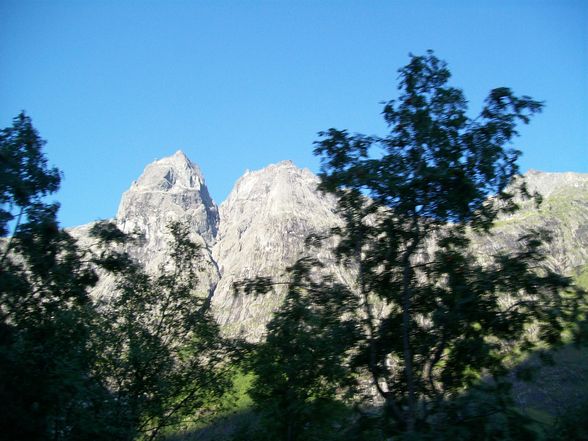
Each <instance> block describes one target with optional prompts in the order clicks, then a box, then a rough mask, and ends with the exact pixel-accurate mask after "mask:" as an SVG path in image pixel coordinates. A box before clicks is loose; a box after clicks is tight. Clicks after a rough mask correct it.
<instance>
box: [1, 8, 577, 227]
mask: <svg viewBox="0 0 588 441" xmlns="http://www.w3.org/2000/svg"><path fill="white" fill-rule="evenodd" d="M427 49H433V50H434V51H435V53H436V55H437V56H438V57H439V58H442V59H444V60H446V61H447V62H448V63H449V67H450V70H451V71H452V73H453V77H452V85H454V86H457V87H460V88H462V89H463V90H464V92H465V95H466V97H467V98H468V99H469V101H470V106H471V110H472V112H474V113H476V112H477V111H478V110H479V108H480V105H481V103H482V101H483V99H484V97H485V96H486V94H487V93H488V91H489V90H490V89H492V88H494V87H499V86H508V87H511V88H512V89H513V90H514V91H515V93H517V94H519V95H523V94H526V95H530V96H532V97H533V98H535V99H539V100H544V101H545V102H546V108H545V110H544V112H543V113H542V114H540V115H539V116H537V117H536V118H535V119H534V120H533V121H532V122H531V124H530V125H529V126H526V127H524V128H522V129H521V137H520V138H519V139H518V140H517V143H516V147H517V148H520V149H521V150H522V151H523V153H524V156H523V157H522V159H521V162H520V163H521V166H522V169H523V170H527V169H529V168H533V169H539V170H544V171H577V172H588V2H586V1H584V0H579V1H571V0H570V1H566V0H557V1H556V0H553V1H542V0H532V1H531V0H530V1H523V0H510V1H506V0H495V1H478V0H469V1H449V0H448V1H441V0H439V1H434V0H431V1H418V0H414V1H344V0H341V1H326V0H325V1H318V0H316V1H304V0H302V1H277V0H276V1H222V0H217V1H147V0H145V1H121V0H119V1H108V0H101V1H98V0H95V1H90V0H87V1H81V0H80V1H58V0H53V1H38V2H33V1H26V0H17V1H12V0H0V127H7V126H9V125H10V124H11V121H12V118H13V117H14V116H16V115H17V114H18V112H19V111H20V110H26V112H27V113H28V114H29V115H30V116H31V117H32V118H33V122H34V124H35V126H36V127H37V129H38V130H39V132H40V133H41V136H42V137H43V138H45V139H46V140H47V141H48V144H47V146H46V153H47V156H48V157H49V160H50V162H51V163H52V164H54V165H56V166H58V167H59V168H60V169H61V170H62V171H63V172H64V175H65V179H64V181H63V183H62V189H61V190H60V192H59V193H58V194H57V196H56V199H57V200H59V201H60V202H61V204H62V209H61V221H62V223H63V225H64V226H73V225H79V224H82V223H86V222H89V221H92V220H95V219H100V218H108V217H112V216H114V215H115V213H116V208H117V206H118V202H119V199H120V196H121V194H122V192H123V191H125V190H126V189H127V188H128V187H129V186H130V184H131V182H132V181H133V180H134V179H136V178H137V177H138V176H139V175H140V174H141V172H142V170H143V168H144V167H145V165H147V164H148V163H150V162H152V161H153V160H155V159H157V158H161V157H164V156H168V155H171V154H173V153H174V152H175V151H176V150H178V149H182V150H183V151H184V152H185V153H186V154H187V155H188V156H189V157H190V158H191V159H192V160H193V161H194V162H196V163H198V164H199V165H200V167H201V168H202V170H203V172H204V175H205V179H206V181H207V185H208V187H209V190H210V192H211V194H212V196H213V198H214V199H215V201H216V202H217V203H219V204H220V202H222V201H223V200H224V199H225V197H226V196H227V195H228V193H229V191H230V190H231V188H232V186H233V184H234V183H235V181H236V180H237V179H238V178H239V177H240V176H241V175H242V174H243V172H244V171H245V170H246V169H258V168H262V167H264V166H266V165H267V164H269V163H273V162H277V161H280V160H283V159H291V160H293V161H294V162H295V163H296V164H297V165H298V166H301V167H309V168H310V169H311V170H313V171H318V166H319V162H318V159H317V158H315V157H313V156H312V149H313V146H312V143H313V141H315V140H316V139H317V135H316V133H317V132H318V131H320V130H326V129H328V128H330V127H336V128H341V129H343V128H346V129H348V130H350V131H351V132H359V133H366V134H380V135H383V134H385V125H384V123H383V121H382V119H381V117H380V111H381V108H382V105H381V104H380V103H381V102H382V101H384V100H388V99H391V98H394V97H395V96H396V79H397V70H398V68H400V67H401V66H403V65H404V64H406V63H407V62H408V54H409V52H412V53H414V54H423V53H424V52H425V51H426V50H427Z"/></svg>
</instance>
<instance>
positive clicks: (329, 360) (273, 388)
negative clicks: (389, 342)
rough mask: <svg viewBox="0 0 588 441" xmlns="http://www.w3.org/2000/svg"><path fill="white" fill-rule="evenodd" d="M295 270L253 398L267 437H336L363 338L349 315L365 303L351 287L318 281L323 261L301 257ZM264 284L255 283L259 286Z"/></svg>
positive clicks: (257, 364) (257, 360) (257, 363)
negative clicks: (355, 348) (350, 366)
mask: <svg viewBox="0 0 588 441" xmlns="http://www.w3.org/2000/svg"><path fill="white" fill-rule="evenodd" d="M288 271H289V274H290V283H289V289H288V292H287V295H286V298H285V300H284V304H283V305H282V307H281V308H280V310H279V311H278V312H277V313H276V315H275V316H274V318H273V319H272V321H271V322H270V323H269V324H268V335H267V340H266V341H265V342H264V343H262V344H261V345H260V346H259V347H258V348H257V349H256V352H255V355H254V356H253V361H252V363H251V364H252V369H253V371H254V373H255V379H254V382H253V387H252V388H251V391H250V395H251V397H252V399H253V401H254V403H255V405H256V408H257V409H258V410H259V411H260V414H261V418H262V424H263V433H264V436H265V438H260V439H285V440H314V439H317V440H318V439H328V433H329V432H332V433H334V432H335V427H334V426H333V425H332V424H333V423H332V420H333V418H335V417H336V416H337V415H338V414H340V413H341V412H342V410H343V409H344V406H342V404H340V403H338V402H337V401H338V400H337V399H338V398H339V395H340V394H341V392H342V391H343V390H345V389H349V388H352V386H353V385H354V378H353V377H352V376H351V375H350V372H349V371H348V370H347V369H346V368H345V364H346V360H347V359H348V357H349V350H350V348H351V346H352V344H353V342H354V341H355V340H356V339H357V337H358V335H357V332H356V329H357V325H356V323H355V322H354V321H353V320H352V319H346V318H345V317H350V318H351V317H352V315H353V313H354V311H355V310H356V309H357V308H358V304H357V301H356V298H355V296H354V295H353V294H352V293H351V292H350V291H349V290H348V289H347V288H345V287H344V286H342V285H340V284H337V283H334V282H333V281H328V282H327V281H325V280H324V279H323V280H321V282H322V283H320V284H319V283H317V282H316V281H315V279H316V276H317V271H320V264H319V263H318V262H316V261H313V260H311V259H303V260H300V261H298V262H297V263H296V265H294V266H293V267H292V268H289V269H288ZM264 280H265V279H264ZM262 282H263V280H259V279H258V280H255V281H252V282H251V284H252V285H253V286H255V287H256V289H257V290H259V286H260V283H262ZM265 282H266V283H270V282H268V281H267V280H265ZM246 288H247V287H246ZM269 288H270V285H267V286H266V287H264V288H263V289H261V292H267V291H268V289H269ZM259 436H261V435H260V434H257V435H256V437H259Z"/></svg>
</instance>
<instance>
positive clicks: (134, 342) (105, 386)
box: [0, 113, 229, 441]
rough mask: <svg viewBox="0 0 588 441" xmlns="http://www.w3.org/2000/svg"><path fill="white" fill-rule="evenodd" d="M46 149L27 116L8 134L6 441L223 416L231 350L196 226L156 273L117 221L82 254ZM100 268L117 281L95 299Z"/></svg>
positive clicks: (2, 323) (2, 292)
mask: <svg viewBox="0 0 588 441" xmlns="http://www.w3.org/2000/svg"><path fill="white" fill-rule="evenodd" d="M43 145H44V141H43V140H42V139H41V138H40V137H39V135H38V133H37V132H36V130H35V129H34V127H33V125H32V122H31V119H30V118H29V117H28V116H26V115H25V114H24V113H21V114H20V115H19V116H17V117H16V118H15V119H14V122H13V125H12V127H9V128H7V129H4V130H2V132H0V203H1V205H0V233H1V236H2V238H1V239H0V427H1V428H2V435H0V436H1V437H4V438H6V439H10V440H15V441H19V440H23V441H24V440H27V441H31V440H33V441H34V440H48V439H50V440H55V441H61V440H76V441H79V440H94V441H95V440H120V441H124V440H133V439H156V438H159V437H161V436H162V434H163V433H165V431H166V430H168V428H169V427H177V426H178V424H179V423H181V422H183V421H185V419H187V418H199V417H201V416H202V414H209V413H211V412H213V411H214V408H215V404H216V402H217V399H218V398H219V397H220V396H221V395H222V393H223V392H224V391H225V390H226V388H227V387H228V385H229V379H228V374H229V373H228V369H227V365H228V363H229V358H228V357H229V352H228V350H227V346H226V345H225V343H226V342H225V341H223V340H222V339H221V338H220V337H219V333H218V326H217V325H216V323H215V322H214V320H213V318H212V316H211V314H210V310H209V306H210V305H209V302H208V300H207V299H206V297H204V298H203V297H201V296H198V295H197V293H196V290H195V287H196V283H197V277H196V268H197V266H198V261H199V256H200V254H199V253H200V250H199V248H198V247H197V246H196V245H195V244H194V243H192V242H191V241H190V239H189V232H188V230H187V229H186V228H185V227H184V226H182V225H178V224H174V225H172V226H171V232H172V236H173V241H174V242H173V246H172V247H171V252H170V255H169V259H168V261H166V262H165V265H164V266H162V268H160V270H161V272H160V274H156V275H150V274H146V273H145V271H143V269H142V268H141V267H140V266H139V265H138V264H137V263H136V262H134V261H133V260H132V259H131V258H130V257H129V256H128V255H127V254H126V253H125V249H124V246H125V244H126V243H127V242H128V241H129V237H128V236H126V235H125V234H123V233H122V232H121V231H119V230H118V229H117V228H116V227H115V226H114V225H112V224H109V223H105V222H101V223H97V224H96V225H95V226H94V227H93V228H92V234H93V235H94V237H95V238H96V239H97V241H96V243H95V246H92V247H91V248H90V249H80V247H79V245H78V243H77V242H76V240H75V239H74V238H73V237H72V236H71V235H69V234H68V233H67V232H66V231H64V230H63V229H61V228H60V227H59V224H58V221H57V209H58V204H56V203H53V204H49V203H46V202H45V197H46V196H47V195H50V194H52V193H53V192H55V191H56V190H57V189H58V187H59V182H60V173H59V171H58V170H57V169H55V168H50V167H48V166H47V160H46V158H45V156H44V153H43V151H42V148H43ZM10 230H11V234H10V236H9V237H4V236H6V235H7V234H8V233H9V231H10ZM98 268H100V269H101V270H102V272H100V274H109V275H111V276H113V277H114V278H115V280H116V281H117V283H116V286H115V290H114V292H112V293H111V294H112V296H111V297H110V298H109V299H97V298H96V297H95V296H91V295H90V294H89V293H90V289H91V288H92V287H94V286H95V284H96V283H97V281H98V271H97V270H98Z"/></svg>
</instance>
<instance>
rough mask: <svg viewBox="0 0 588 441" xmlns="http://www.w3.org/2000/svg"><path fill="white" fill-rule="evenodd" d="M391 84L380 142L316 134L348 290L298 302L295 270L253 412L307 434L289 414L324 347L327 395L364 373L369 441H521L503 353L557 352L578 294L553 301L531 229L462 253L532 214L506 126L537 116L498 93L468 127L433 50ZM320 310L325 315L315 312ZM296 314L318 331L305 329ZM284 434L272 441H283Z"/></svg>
mask: <svg viewBox="0 0 588 441" xmlns="http://www.w3.org/2000/svg"><path fill="white" fill-rule="evenodd" d="M399 77H400V84H399V90H400V94H399V97H398V99H397V100H392V101H389V102H387V103H386V104H385V106H384V109H383V112H382V114H383V117H384V119H385V121H386V122H387V123H388V126H389V134H388V135H387V136H385V137H377V136H364V135H359V134H354V135H351V134H349V133H348V132H347V131H346V130H337V129H329V130H328V131H326V132H322V133H320V136H321V139H320V140H319V141H317V142H316V149H315V154H317V155H318V156H320V157H321V162H322V172H321V175H320V177H321V184H320V187H319V188H320V189H321V190H322V191H323V192H326V193H331V194H333V195H334V196H336V197H337V199H338V211H339V213H340V215H341V216H342V217H343V219H344V221H345V225H344V227H338V228H335V229H333V230H332V235H334V236H337V237H338V238H339V242H338V246H337V247H336V250H335V252H336V254H337V256H338V258H339V260H340V262H341V263H342V264H345V265H348V266H349V267H350V268H352V269H354V270H356V271H357V281H356V284H355V285H356V286H357V287H353V288H351V287H348V288H343V287H340V286H337V288H336V289H330V287H331V286H333V284H332V281H331V280H325V281H323V282H321V281H320V276H319V277H318V278H314V279H312V292H320V293H321V295H320V297H309V298H308V299H307V300H305V301H303V302H301V298H300V297H297V296H296V295H295V294H296V293H297V292H298V291H303V290H304V286H305V285H306V284H308V283H309V280H301V279H300V277H298V278H296V274H297V273H296V272H294V277H292V279H291V281H290V285H289V287H290V291H289V295H288V297H287V298H286V301H285V304H284V306H283V308H282V309H281V310H280V311H279V312H278V315H277V316H276V319H274V321H273V322H272V323H271V324H270V326H269V327H268V340H267V343H266V345H265V346H262V352H261V356H260V358H259V359H258V365H257V366H256V370H257V372H258V375H259V381H258V383H257V384H256V389H254V393H253V396H254V399H255V400H256V402H257V403H272V404H273V405H274V406H278V404H279V403H281V401H280V400H281V399H282V397H283V396H286V397H287V398H285V399H284V402H285V403H290V407H288V406H286V405H281V406H280V407H279V408H280V411H281V412H282V413H281V414H279V415H280V416H279V418H276V419H275V420H274V421H284V422H287V421H289V420H292V421H294V422H296V423H297V427H307V426H308V425H311V424H310V423H309V422H304V423H303V422H302V420H297V419H296V418H297V415H298V414H297V412H299V411H298V408H297V407H296V406H298V403H308V401H309V397H311V396H312V393H313V392H312V391H313V390H314V388H315V387H316V386H315V383H313V382H312V381H309V382H305V381H304V379H305V378H306V373H307V372H308V373H310V375H309V378H320V366H322V365H321V361H322V360H325V359H329V357H331V355H330V352H329V351H330V350H331V349H332V348H333V349H335V350H336V357H338V358H336V360H334V362H336V363H337V368H338V369H339V370H341V371H340V372H337V373H334V372H329V373H328V374H327V375H325V378H328V384H329V386H330V389H328V390H329V391H330V393H331V394H330V396H331V397H332V396H335V395H334V391H335V390H336V385H337V382H339V381H340V379H342V378H347V377H346V374H345V372H344V371H345V370H346V369H348V370H349V371H350V372H357V373H360V374H361V373H363V372H369V375H370V376H371V379H372V382H373V385H374V386H375V387H376V389H377V391H378V393H379V395H380V397H381V398H382V399H383V401H384V403H385V404H384V407H383V411H382V413H381V415H371V416H369V417H362V418H360V420H358V425H357V426H358V427H359V426H361V424H363V423H362V421H364V422H367V423H366V424H367V425H366V426H365V431H366V432H365V433H371V434H372V435H370V436H373V437H375V438H377V437H382V438H388V437H390V436H393V437H395V439H407V440H408V439H410V440H412V439H444V438H452V439H464V440H466V439H533V438H535V437H536V436H537V434H536V432H535V431H534V430H533V429H532V427H531V423H532V421H531V420H530V419H528V418H526V417H524V416H523V415H521V414H519V413H517V412H516V411H515V410H514V406H513V403H512V400H511V398H510V383H509V380H508V373H509V372H510V369H511V368H512V367H513V363H514V362H515V361H516V359H515V358H514V356H513V354H523V353H527V352H529V351H531V350H532V349H534V348H540V347H546V346H548V347H552V346H555V345H558V344H560V343H561V341H562V334H563V333H564V330H565V329H566V325H567V324H568V323H569V322H571V321H574V320H577V318H578V316H579V314H580V309H579V307H578V301H579V299H578V295H576V294H575V293H574V292H572V291H569V292H567V293H566V292H564V290H565V289H566V288H568V286H569V285H570V280H569V279H568V278H566V277H563V276H561V275H559V274H556V273H554V272H553V271H551V270H550V269H549V268H548V266H547V265H545V251H544V247H543V243H544V241H545V240H548V237H547V235H546V234H545V232H543V231H532V230H530V231H528V232H527V233H525V234H524V235H523V236H522V237H520V239H519V240H518V242H517V244H516V247H515V249H514V250H499V251H497V252H494V254H492V255H487V256H479V255H473V254H472V251H471V248H470V242H471V237H472V236H473V235H490V234H491V229H492V226H493V224H494V222H495V221H496V220H497V218H498V217H499V216H500V215H501V214H512V213H514V212H516V211H517V209H518V208H519V206H518V202H517V201H520V200H525V199H530V198H534V199H535V201H536V203H540V201H541V197H540V195H531V194H529V192H528V191H527V189H526V186H525V184H524V182H523V181H522V180H516V181H515V180H514V178H515V177H517V176H518V166H517V163H516V160H517V158H518V156H519V154H520V152H519V151H517V150H516V149H514V148H512V146H511V144H512V141H513V139H514V138H515V137H516V135H517V131H516V127H517V124H519V123H521V122H522V123H528V122H529V121H530V118H531V117H532V116H533V115H534V114H535V113H537V112H539V111H540V110H541V109H542V104H541V103H540V102H537V101H534V100H533V99H531V98H530V97H527V96H523V97H517V96H515V94H514V93H513V92H512V91H511V90H510V89H508V88H504V87H502V88H498V89H494V90H492V91H491V92H490V94H489V96H488V98H487V99H486V101H485V105H484V107H483V109H482V111H481V112H480V114H479V115H478V117H476V118H475V119H472V118H470V117H469V116H468V109H467V100H466V99H465V97H464V95H463V93H462V91H461V90H459V89H456V88H454V87H451V86H449V85H448V80H449V78H450V72H449V70H448V68H447V66H446V64H445V63H444V62H443V61H441V60H439V59H437V58H436V57H435V56H434V55H433V53H432V52H429V53H427V55H425V56H411V60H410V63H409V64H408V65H407V66H405V67H404V68H402V69H400V76H399ZM315 239H316V240H315ZM312 242H314V243H320V238H313V240H312ZM303 262H304V261H302V262H301V263H300V264H303ZM295 268H296V267H295ZM258 284H259V283H258ZM257 288H259V287H256V288H255V289H254V291H255V290H256V289H257ZM325 290H326V291H325ZM263 291H264V290H263V289H262V290H261V292H263ZM351 291H352V292H351ZM303 292H304V291H303ZM343 292H344V293H345V295H344V296H341V295H338V294H339V293H343ZM321 302H322V303H329V302H332V306H330V308H329V309H323V310H321V309H316V308H315V305H318V304H320V303H321ZM351 304H353V307H351V308H349V309H347V310H345V311H341V310H338V309H337V305H339V306H340V307H344V306H345V307H346V306H349V305H351ZM297 306H299V309H300V311H304V313H302V312H299V310H298V309H297ZM376 306H377V308H376ZM376 310H380V311H382V312H381V313H379V314H378V315H376V313H375V312H374V311H376ZM307 311H314V313H315V314H316V315H312V323H321V326H322V327H323V328H321V329H325V330H326V331H325V330H323V331H322V332H317V329H318V327H317V328H313V327H312V326H308V325H307V322H308V320H309V318H308V317H307V316H306V314H312V312H307ZM344 324H353V327H352V328H353V332H352V333H350V334H349V338H350V339H351V340H344V341H345V344H344V346H343V347H340V346H336V345H335V346H334V347H332V346H331V345H332V344H333V343H334V341H333V340H330V339H329V338H330V334H329V332H331V331H329V328H330V329H332V330H334V329H337V328H338V327H339V326H342V325H344ZM530 329H532V330H533V332H530V331H529V330H530ZM264 347H267V348H270V354H268V355H264V353H263V348H264ZM339 348H340V349H339ZM281 354H283V357H282V356H281ZM343 354H345V355H343ZM347 356H350V358H349V359H348V358H346V357H347ZM298 373H300V374H298ZM280 384H283V385H284V387H278V385H280ZM339 384H340V385H341V383H339ZM293 390H294V391H296V392H295V393H293V392H292V391H293ZM286 393H290V394H291V395H290V396H288V395H286ZM266 407H267V406H266ZM275 414H278V413H277V411H276V412H275ZM284 427H286V426H284ZM283 430H285V429H283ZM283 433H285V432H284V431H283V432H282V435H281V439H294V438H292V437H291V436H290V435H289V434H288V435H287V436H286V435H284V434H283ZM365 433H364V435H365ZM361 436H363V435H361V433H357V434H356V438H360V437H361Z"/></svg>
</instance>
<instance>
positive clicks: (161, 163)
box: [131, 150, 208, 192]
mask: <svg viewBox="0 0 588 441" xmlns="http://www.w3.org/2000/svg"><path fill="white" fill-rule="evenodd" d="M203 186H204V177H203V175H202V172H201V171H200V168H199V167H198V166H197V165H196V164H194V163H193V162H192V161H190V160H189V159H188V157H187V156H186V155H185V154H184V152H182V151H181V150H178V151H177V152H176V153H174V154H173V155H172V156H168V157H165V158H163V159H159V160H157V161H155V162H152V163H151V164H149V165H148V166H147V167H145V170H144V171H143V174H142V175H141V177H139V179H138V180H137V181H135V182H134V183H133V186H132V187H131V189H135V190H137V191H176V192H181V191H184V190H186V189H194V190H200V189H201V188H202V187H203ZM207 192H208V190H207Z"/></svg>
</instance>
